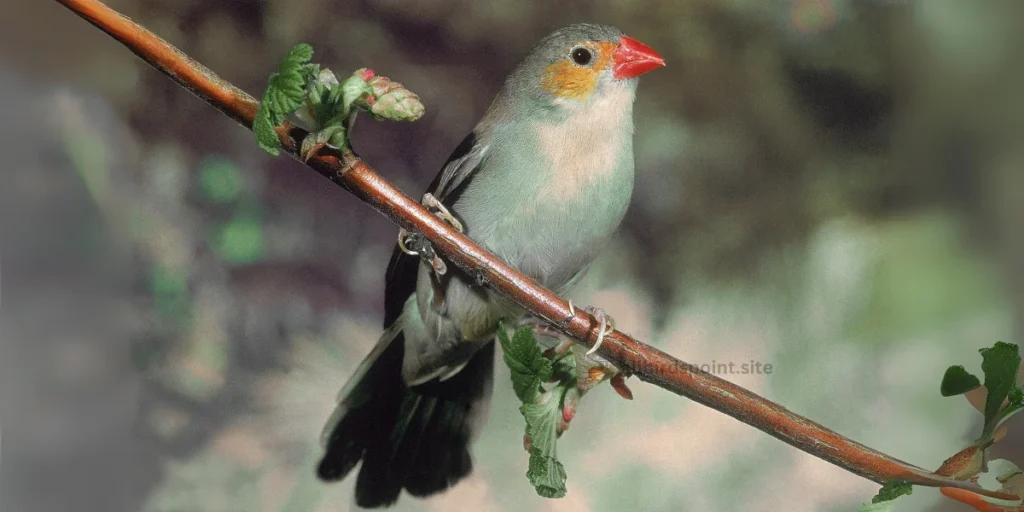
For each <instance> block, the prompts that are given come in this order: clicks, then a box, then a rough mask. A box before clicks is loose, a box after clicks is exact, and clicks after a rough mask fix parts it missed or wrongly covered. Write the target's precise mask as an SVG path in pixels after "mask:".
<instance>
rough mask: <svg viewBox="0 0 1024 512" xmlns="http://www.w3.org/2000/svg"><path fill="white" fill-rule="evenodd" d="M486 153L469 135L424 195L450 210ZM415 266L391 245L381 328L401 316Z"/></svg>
mask: <svg viewBox="0 0 1024 512" xmlns="http://www.w3.org/2000/svg"><path fill="white" fill-rule="evenodd" d="M486 152H487V148H486V147H484V146H482V145H480V144H479V143H478V141H477V136H476V133H475V132H470V134H469V135H467V136H466V138H465V139H463V140H462V142H461V143H460V144H459V145H458V147H456V148H455V151H453V152H452V154H451V156H449V157H448V162H447V163H445V165H444V167H443V168H442V169H441V172H439V173H438V174H437V176H436V177H435V178H434V181H433V182H432V183H431V184H430V186H428V187H427V192H429V193H431V194H433V195H434V197H436V198H437V199H438V200H439V201H441V203H443V204H444V205H445V206H446V207H448V208H449V209H450V208H451V206H452V205H453V204H455V202H456V201H457V200H458V199H459V196H460V195H461V194H462V192H463V191H464V190H466V186H467V185H469V182H470V181H472V178H473V176H474V175H475V174H476V172H477V170H478V169H480V163H481V162H482V161H483V156H484V153H486ZM452 214H453V215H455V216H456V217H457V216H458V212H454V211H453V212H452ZM460 220H461V219H460ZM419 263H420V260H419V258H417V257H415V256H409V255H408V254H405V253H403V252H402V250H401V249H399V248H398V244H395V248H394V250H393V251H392V253H391V262H390V263H389V264H388V270H387V273H386V274H385V284H384V327H385V328H387V327H390V326H391V324H393V323H394V322H395V320H397V319H398V317H399V316H401V314H402V308H403V307H404V306H405V301H406V300H407V299H408V298H409V296H410V295H412V294H413V293H415V292H416V273H417V272H418V269H419Z"/></svg>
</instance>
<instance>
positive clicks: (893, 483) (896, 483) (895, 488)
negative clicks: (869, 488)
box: [871, 480, 914, 503]
mask: <svg viewBox="0 0 1024 512" xmlns="http://www.w3.org/2000/svg"><path fill="white" fill-rule="evenodd" d="M913 492H914V488H913V486H911V485H910V483H909V482H905V481H903V480H886V481H885V483H884V484H882V488H881V489H880V490H879V491H878V494H876V495H875V497H874V498H871V503H883V502H886V501H892V500H894V499H896V498H899V497H900V496H903V495H904V494H911V493H913Z"/></svg>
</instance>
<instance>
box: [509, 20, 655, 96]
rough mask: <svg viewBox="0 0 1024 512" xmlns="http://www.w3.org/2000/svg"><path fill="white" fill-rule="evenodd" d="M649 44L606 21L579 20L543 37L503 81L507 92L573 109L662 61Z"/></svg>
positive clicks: (633, 81)
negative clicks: (624, 33)
mask: <svg viewBox="0 0 1024 512" xmlns="http://www.w3.org/2000/svg"><path fill="white" fill-rule="evenodd" d="M664 65H665V60H664V59H662V58H661V56H660V55H658V54H657V53H656V52H655V51H654V50H652V49H651V48H649V47H648V46H647V45H645V44H643V43H641V42H639V41H637V40H636V39H633V38H631V37H628V36H625V35H623V34H622V32H621V31H620V30H619V29H617V28H615V27H610V26H607V25H593V24H589V23H580V24H577V25H570V26H568V27H565V28H561V29H559V30H556V31H555V32H554V33H552V34H550V35H548V36H547V37H545V38H544V39H541V41H540V42H539V43H537V45H536V46H534V47H533V49H532V50H531V51H530V54H529V55H527V56H526V58H525V59H523V61H522V62H520V63H519V66H518V67H516V70H515V71H514V72H512V74H511V75H510V76H509V78H508V80H507V81H506V82H505V87H504V92H505V95H506V96H515V97H519V98H521V99H526V100H528V101H531V103H534V106H536V107H541V108H545V109H550V108H554V109H558V110H563V109H573V108H577V107H579V106H583V105H586V104H588V103H590V102H591V101H592V100H593V99H594V98H596V97H599V96H600V95H601V93H603V92H604V91H605V90H607V89H608V88H610V87H621V86H625V87H630V88H633V87H635V86H636V81H637V80H636V78H637V77H639V76H640V75H642V74H644V73H646V72H648V71H650V70H652V69H654V68H657V67H659V66H664Z"/></svg>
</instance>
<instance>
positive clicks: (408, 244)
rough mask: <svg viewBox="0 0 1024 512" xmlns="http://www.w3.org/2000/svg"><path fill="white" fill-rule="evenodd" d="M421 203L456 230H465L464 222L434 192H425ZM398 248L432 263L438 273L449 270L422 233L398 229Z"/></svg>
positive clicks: (444, 272) (460, 231) (441, 274)
mask: <svg viewBox="0 0 1024 512" xmlns="http://www.w3.org/2000/svg"><path fill="white" fill-rule="evenodd" d="M421 203H422V204H423V206H425V207H426V208H427V210H430V211H431V213H433V214H434V215H436V216H437V217H439V218H440V219H441V220H443V221H445V222H446V223H448V224H449V225H450V226H451V227H453V228H455V230H456V231H458V232H459V233H463V232H464V228H463V226H462V222H459V219H457V218H455V216H454V215H452V213H451V212H450V211H448V208H447V207H445V205H444V204H442V203H441V201H439V200H438V199H437V198H436V197H434V195H433V194H431V193H429V192H428V193H426V194H424V195H423V200H422V201H421ZM398 248H399V249H401V250H402V252H404V253H405V254H408V255H410V256H419V257H420V259H421V260H423V261H424V262H425V263H427V264H429V265H430V268H431V269H433V270H434V274H436V275H439V276H443V275H445V274H446V273H447V272H448V265H447V264H445V262H444V260H443V259H441V257H440V256H438V254H437V251H435V250H434V247H433V246H432V245H430V242H429V241H427V239H426V237H424V236H423V234H422V233H413V232H410V231H408V230H406V229H404V228H402V229H400V230H398Z"/></svg>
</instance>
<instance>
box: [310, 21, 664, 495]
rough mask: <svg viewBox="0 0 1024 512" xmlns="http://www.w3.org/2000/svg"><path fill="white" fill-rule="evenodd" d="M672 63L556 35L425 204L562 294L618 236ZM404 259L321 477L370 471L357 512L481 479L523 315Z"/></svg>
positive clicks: (582, 33) (622, 39)
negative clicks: (493, 404) (655, 91)
mask: <svg viewBox="0 0 1024 512" xmlns="http://www.w3.org/2000/svg"><path fill="white" fill-rule="evenodd" d="M664 65H665V60H664V59H663V58H662V57H661V56H660V55H658V53H657V52H655V51H654V50H653V49H651V48H650V47H649V46H647V45H645V44H643V43H641V42H640V41H638V40H636V39H633V38H631V37H628V36H626V35H623V33H622V32H621V31H620V30H619V29H617V28H614V27H611V26H607V25H598V24H587V23H581V24H574V25H570V26H567V27H564V28H561V29H559V30H556V31H555V32H553V33H551V34H550V35H548V36H546V37H544V38H543V39H542V40H540V42H538V43H537V44H536V46H534V47H533V49H532V50H530V52H529V53H528V54H527V55H526V57H525V58H524V59H523V60H522V61H521V62H520V63H519V64H518V65H517V66H516V67H515V69H514V70H513V71H512V72H511V73H510V74H509V76H508V77H507V79H506V80H505V82H504V85H503V86H502V87H501V90H500V91H499V93H498V94H497V96H496V97H495V99H494V100H493V102H492V103H491V105H490V107H489V108H488V109H487V111H486V112H485V113H484V115H483V117H482V118H481V120H480V121H479V123H478V124H477V125H476V127H475V128H474V129H473V130H472V132H470V133H469V135H468V136H466V137H465V139H464V140H463V141H462V142H461V143H460V144H459V145H458V146H457V147H456V148H455V150H454V151H453V153H452V154H451V156H450V157H449V158H448V161H447V163H446V164H445V165H444V166H443V167H442V169H441V171H440V172H439V173H438V175H437V177H436V178H435V179H434V180H433V182H432V183H431V184H430V185H429V186H428V187H427V192H426V194H425V195H424V204H429V205H430V206H433V207H434V210H436V213H438V214H439V215H441V216H442V217H444V218H446V219H447V220H449V221H450V222H451V223H452V224H453V225H455V226H456V228H457V229H460V230H463V231H464V233H465V234H466V235H467V236H468V237H469V238H471V239H473V240H474V241H475V242H477V243H478V244H479V245H480V246H482V247H484V248H485V249H487V250H489V251H491V252H492V253H493V254H495V255H496V256H498V257H499V258H501V259H503V260H504V261H505V262H507V263H508V264H510V265H511V266H512V267H514V268H516V269H517V270H519V271H520V272H522V273H524V274H525V275H527V276H528V277H530V278H532V279H533V280H535V281H536V282H538V283H540V284H541V285H543V286H546V287H548V288H550V289H551V290H553V291H555V292H556V293H560V294H561V293H565V292H566V291H568V290H569V289H571V287H572V286H573V285H574V284H575V283H576V282H578V281H579V279H580V277H581V276H582V275H583V274H584V273H585V271H586V270H587V268H588V267H589V266H590V265H591V263H592V262H593V261H594V259H595V258H596V257H597V256H598V254H599V253H600V251H601V249H602V248H603V247H605V246H606V245H607V242H608V241H609V239H610V238H611V237H612V235H613V234H614V232H615V231H616V230H617V229H618V226H619V224H620V223H621V221H622V219H623V217H624V215H625V213H626V210H627V207H628V205H629V202H630V198H631V195H632V189H633V180H634V163H633V102H634V98H635V94H636V88H637V83H638V77H639V76H640V75H643V74H644V73H647V72H649V71H651V70H653V69H655V68H658V67H659V66H664ZM401 241H402V238H401V235H400V237H399V244H398V245H397V246H396V248H395V250H394V252H393V254H392V257H391V260H390V262H389V264H388V269H387V272H386V278H385V281H386V282H385V307H384V331H383V334H382V335H381V337H380V339H379V340H378V341H377V343H376V345H375V346H374V348H373V349H372V350H371V352H370V354H369V355H368V356H367V357H366V358H365V360H364V361H363V362H362V363H361V364H360V365H359V367H358V368H357V369H356V371H355V373H354V374H353V376H352V377H350V379H349V381H348V382H347V383H346V384H345V386H344V387H343V388H342V390H341V392H340V393H339V396H338V406H337V408H336V409H335V410H334V412H333V414H332V415H331V416H330V418H329V419H328V421H327V424H326V426H325V427H324V430H323V433H322V435H321V444H322V445H323V448H324V454H323V456H322V458H321V459H320V462H319V464H318V466H317V475H318V477H319V478H320V479H321V480H324V481H328V482H330V481H338V480H341V479H343V478H345V477H346V476H347V475H348V474H349V473H350V472H351V471H352V470H353V469H354V468H355V466H356V465H357V464H358V463H359V462H360V461H362V465H361V467H360V470H359V474H358V477H357V479H356V484H355V501H356V504H357V505H358V506H359V507H362V508H379V507H386V506H390V505H392V504H394V503H395V502H396V501H397V500H398V498H399V495H400V494H401V492H402V490H403V489H404V490H405V491H406V492H408V493H409V494H410V495H412V496H414V497H427V496H430V495H433V494H436V493H439V492H442V491H444V490H446V489H448V488H449V487H451V486H453V485H455V484H456V483H457V482H459V481H460V480H461V479H463V478H464V477H466V476H467V475H468V474H469V473H470V471H471V469H472V465H473V464H472V459H471V455H470V445H471V443H472V441H473V440H474V439H475V438H476V437H477V435H478V434H479V432H480V430H481V428H482V427H483V425H484V424H485V423H486V418H487V412H488V409H489V406H490V399H491V390H492V379H493V374H494V358H495V341H494V339H495V336H496V332H497V329H498V328H499V320H504V321H506V322H508V321H517V320H518V319H521V318H522V317H523V316H524V314H525V312H524V310H522V309H521V308H520V307H518V306H516V305H515V304H513V303H512V302H511V301H509V300H507V299H505V298H503V297H502V296H500V295H498V294H496V293H495V292H493V291H490V290H488V289H486V288H484V287H482V286H480V285H479V283H477V282H476V280H475V279H474V278H473V277H472V276H470V275H469V274H467V273H465V272H463V271H461V270H459V269H457V268H453V269H452V270H449V271H447V272H444V273H443V275H441V273H440V272H437V271H436V270H435V269H434V268H433V267H432V266H431V265H429V264H428V263H427V262H424V261H422V260H421V258H419V257H416V256H415V255H412V254H410V253H411V252H413V251H410V250H408V248H407V247H403V244H402V243H401Z"/></svg>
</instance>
